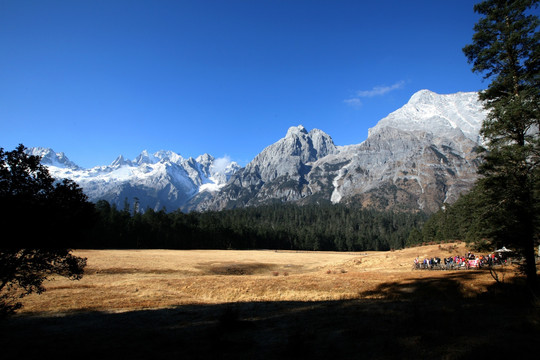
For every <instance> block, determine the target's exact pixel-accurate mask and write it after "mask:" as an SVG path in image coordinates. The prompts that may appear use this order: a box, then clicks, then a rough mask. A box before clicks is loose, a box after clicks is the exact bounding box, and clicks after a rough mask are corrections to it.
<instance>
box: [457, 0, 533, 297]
mask: <svg viewBox="0 0 540 360" xmlns="http://www.w3.org/2000/svg"><path fill="white" fill-rule="evenodd" d="M538 4H539V1H538V0H486V1H483V2H481V3H478V4H476V5H475V6H474V10H475V11H476V12H477V13H479V14H480V15H482V16H483V17H482V18H481V19H480V20H479V21H478V23H477V24H476V25H475V28H474V30H475V33H474V35H473V43H472V44H470V45H467V46H466V47H464V49H463V51H464V53H465V55H466V56H467V58H468V60H469V62H470V63H472V64H473V71H474V72H478V73H481V74H483V76H484V78H485V79H489V80H490V81H491V83H490V84H489V86H488V88H487V89H486V90H484V91H481V92H480V94H479V97H480V99H481V100H483V101H484V104H485V108H486V109H487V110H489V113H488V116H487V119H486V120H485V121H484V123H483V125H482V129H481V134H482V135H483V137H484V138H485V139H486V140H487V150H488V151H487V153H486V155H485V158H484V161H483V164H482V165H481V167H480V174H481V175H482V177H481V178H480V180H479V181H478V184H477V187H479V188H480V190H481V191H479V192H478V194H479V195H480V196H481V200H482V201H481V204H482V210H483V211H482V214H483V215H482V216H483V217H484V218H485V219H486V220H487V221H484V222H483V223H484V224H485V225H486V226H487V229H486V230H487V232H488V235H489V238H490V239H492V240H493V241H496V242H504V243H505V244H506V245H507V246H512V247H514V248H515V250H517V251H519V252H520V253H521V254H522V255H523V256H524V258H525V273H526V275H527V280H528V283H529V285H531V286H532V287H534V288H537V287H538V279H537V274H536V265H535V256H534V251H535V242H536V241H538V222H539V204H540V198H539V194H540V186H539V183H538V180H539V175H540V170H539V168H538V165H539V163H540V138H539V124H540V32H539V31H538V28H539V26H540V21H539V19H538V16H536V15H534V14H532V13H531V11H530V10H531V9H533V8H537V7H538Z"/></svg>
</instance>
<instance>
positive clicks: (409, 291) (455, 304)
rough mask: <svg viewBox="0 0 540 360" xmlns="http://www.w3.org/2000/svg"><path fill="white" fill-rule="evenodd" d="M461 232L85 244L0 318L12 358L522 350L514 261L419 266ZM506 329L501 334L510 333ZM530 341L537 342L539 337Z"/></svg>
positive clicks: (533, 334) (529, 324)
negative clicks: (41, 289)
mask: <svg viewBox="0 0 540 360" xmlns="http://www.w3.org/2000/svg"><path fill="white" fill-rule="evenodd" d="M466 252H467V249H466V248H465V245H464V244H462V243H455V244H446V245H444V246H439V245H430V246H421V247H416V248H410V249H404V250H398V251H392V252H362V253H333V252H332V253H329V252H293V251H271V250H266V251H263V250H261V251H233V250H227V251H218V250H190V251H173V250H79V251H76V252H75V253H76V254H77V255H79V256H82V257H86V258H87V259H88V266H87V268H86V272H85V276H84V277H83V279H81V280H79V281H70V280H66V279H63V278H57V279H51V280H50V281H48V282H47V284H46V287H47V291H46V292H45V293H43V294H41V295H31V296H28V297H26V298H24V308H23V309H22V310H21V311H20V312H19V314H18V315H17V316H15V317H13V318H10V319H8V320H6V321H4V322H3V323H2V324H1V325H0V330H1V333H0V335H2V340H0V344H2V348H3V349H8V351H5V352H4V355H5V356H6V357H5V358H21V357H22V358H24V357H25V356H26V355H28V357H31V356H40V355H45V354H48V353H49V352H50V353H51V354H52V353H55V354H56V353H59V354H64V352H65V355H69V354H72V355H73V354H76V353H80V352H83V353H84V354H86V355H91V356H93V357H96V358H130V359H132V358H171V357H173V358H185V359H191V358H216V357H217V358H248V359H259V358H260V359H266V358H281V359H283V358H298V357H302V358H304V357H305V358H328V357H334V358H336V357H337V358H367V359H386V358H396V359H397V358H399V359H403V358H411V359H412V358H415V359H418V358H426V357H432V358H437V359H461V358H466V357H467V358H468V357H470V355H471V352H472V351H476V352H479V351H483V350H490V349H493V347H494V346H497V347H498V352H497V353H496V354H492V355H490V356H491V357H495V358H498V356H503V355H504V356H510V354H512V356H515V354H516V353H517V354H519V353H520V352H521V351H522V350H523V349H524V348H525V344H529V342H533V343H534V342H535V341H537V338H538V335H539V334H540V331H539V328H540V325H539V318H538V313H537V307H535V306H534V304H532V305H531V302H530V300H529V298H528V297H527V296H526V294H524V293H522V292H521V290H516V289H521V287H520V286H519V285H516V284H518V283H519V281H520V278H519V277H517V276H516V275H515V271H514V269H512V268H511V267H507V268H506V269H504V270H500V272H499V276H500V278H501V279H502V277H503V276H504V283H503V284H497V283H496V282H495V281H494V279H493V277H492V276H491V275H490V273H489V271H486V270H459V271H435V270H433V271H429V270H412V262H413V259H414V258H415V257H416V256H418V257H420V258H423V257H433V256H439V257H448V256H450V255H456V254H464V253H466ZM503 340H504V341H503ZM530 345H532V344H530Z"/></svg>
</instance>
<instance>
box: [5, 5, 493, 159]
mask: <svg viewBox="0 0 540 360" xmlns="http://www.w3.org/2000/svg"><path fill="white" fill-rule="evenodd" d="M477 2H478V1H472V0H452V1H442V0H410V1H402V0H377V1H363V0H357V1H346V0H213V1H210V0H193V1H191V0H184V1H182V0H175V1H172V0H171V1H169V0H147V1H141V0H77V1H72V0H63V1H60V0H0V147H2V148H4V150H6V151H10V150H13V149H14V148H15V147H16V146H17V145H18V144H23V145H25V146H26V147H47V148H52V149H53V150H54V151H56V152H64V153H65V154H66V156H67V157H68V158H69V159H70V160H71V161H73V162H75V163H76V164H78V165H79V166H82V167H86V168H90V167H93V166H97V165H107V164H110V163H111V162H112V161H113V160H114V159H115V158H116V157H117V156H118V155H123V156H124V157H126V158H128V159H134V158H135V157H136V156H137V155H138V154H139V153H141V152H142V151H143V150H148V151H149V152H151V153H153V152H156V151H158V150H172V151H174V152H176V153H179V154H180V155H182V156H183V157H185V158H188V157H197V156H198V155H201V154H204V153H209V154H211V155H212V156H214V157H216V158H230V159H232V160H233V161H236V162H238V163H239V164H240V165H242V166H244V165H246V164H247V163H248V162H249V161H251V160H252V159H253V158H254V157H255V156H256V155H257V154H258V153H260V152H261V151H262V150H263V149H264V148H265V147H267V146H269V145H271V144H272V143H274V142H276V141H278V140H279V139H281V138H283V137H284V136H285V135H286V133H287V130H288V128H289V127H291V126H297V125H303V126H304V127H305V128H306V129H307V130H308V131H309V130H311V129H314V128H317V129H320V130H323V131H324V132H326V133H327V134H329V135H330V136H331V137H332V139H333V140H334V143H335V144H336V145H350V144H359V143H361V142H362V141H364V140H365V139H366V137H367V134H368V129H369V128H371V127H373V126H375V124H376V123H377V122H378V121H379V120H380V119H382V118H384V117H385V116H387V115H388V114H389V113H391V112H393V111H395V110H397V109H398V108H400V107H401V106H403V105H404V104H405V103H407V101H408V100H409V98H410V97H411V96H412V95H413V94H414V93H415V92H417V91H419V90H422V89H429V90H431V91H434V92H436V93H439V94H449V93H455V92H459V91H479V90H481V89H483V88H485V87H486V86H487V85H486V83H485V82H484V81H483V79H482V76H481V75H479V74H474V73H472V71H471V65H470V64H469V63H468V62H467V59H466V57H465V55H464V54H463V52H462V50H461V49H462V48H463V47H464V46H465V45H467V44H469V43H471V41H472V35H473V26H474V24H475V23H476V22H477V21H478V19H479V16H478V14H476V13H474V10H473V6H474V4H475V3H477Z"/></svg>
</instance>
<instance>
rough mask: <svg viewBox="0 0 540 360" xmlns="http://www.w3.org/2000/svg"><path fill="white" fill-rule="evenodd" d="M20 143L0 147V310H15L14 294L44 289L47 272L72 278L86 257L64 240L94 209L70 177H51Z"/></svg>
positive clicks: (77, 233)
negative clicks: (72, 250) (0, 233)
mask: <svg viewBox="0 0 540 360" xmlns="http://www.w3.org/2000/svg"><path fill="white" fill-rule="evenodd" d="M25 150H26V149H25V147H24V146H23V145H20V146H18V147H17V148H16V149H15V150H13V151H9V152H4V150H3V149H1V148H0V226H1V227H2V231H3V236H2V238H1V240H0V241H1V242H0V314H6V313H10V312H13V311H15V310H17V309H18V308H19V307H20V306H21V304H20V302H19V299H20V298H21V297H23V296H25V295H27V294H30V293H32V292H37V293H40V292H42V291H44V288H43V286H42V283H43V281H44V280H45V279H46V278H47V277H48V276H49V275H52V274H57V275H61V276H66V277H69V278H73V279H78V278H80V277H81V276H82V273H83V268H84V266H85V264H86V259H82V258H78V257H76V256H73V255H72V254H71V253H70V250H69V248H70V246H69V245H70V244H77V243H79V242H80V241H81V239H82V232H83V231H84V230H88V229H89V228H90V227H91V224H90V223H91V221H92V220H93V216H94V210H93V208H94V207H93V205H92V204H91V203H89V202H87V198H86V196H85V195H84V194H83V192H82V190H81V189H80V188H79V187H78V186H77V185H76V184H75V183H74V182H72V181H69V180H64V181H61V182H57V181H55V179H53V178H52V177H51V176H50V175H49V173H48V171H47V169H46V168H45V167H44V166H42V165H41V164H40V160H41V159H40V158H39V157H37V156H29V155H27V154H26V152H25Z"/></svg>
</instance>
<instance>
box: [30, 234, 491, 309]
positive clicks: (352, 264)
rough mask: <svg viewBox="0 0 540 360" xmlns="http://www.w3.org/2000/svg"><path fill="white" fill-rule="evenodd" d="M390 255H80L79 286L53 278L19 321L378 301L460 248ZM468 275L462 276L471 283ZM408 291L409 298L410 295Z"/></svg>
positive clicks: (485, 275)
mask: <svg viewBox="0 0 540 360" xmlns="http://www.w3.org/2000/svg"><path fill="white" fill-rule="evenodd" d="M446 247H451V248H452V250H451V251H448V250H440V248H439V246H438V245H431V246H424V247H417V248H410V249H405V250H399V251H393V252H362V253H339V252H294V251H273V250H257V251H235V250H185V251H182V250H80V251H76V252H75V254H76V255H78V256H81V257H85V258H87V261H88V265H87V267H86V269H85V275H84V277H83V278H82V279H81V280H79V281H71V280H67V279H64V278H56V279H52V280H51V281H48V282H47V284H46V288H47V291H46V292H45V293H43V294H41V295H32V296H29V297H27V298H25V299H24V308H23V309H22V313H39V312H49V313H54V312H70V311H81V310H98V311H127V310H138V309H148V308H164V307H171V306H177V305H186V304H218V303H231V302H252V301H323V300H346V299H347V300H348V299H360V298H373V297H384V296H386V295H388V294H384V293H380V294H379V293H377V292H375V290H376V289H377V287H379V286H380V285H381V284H383V283H388V282H392V283H400V284H402V285H403V286H404V287H406V284H407V283H411V282H415V281H418V280H419V279H423V278H433V277H438V276H442V277H444V276H448V275H449V274H448V272H441V271H425V270H424V271H411V267H412V263H413V259H414V258H415V257H416V256H419V257H420V258H423V257H433V256H440V257H442V256H449V255H450V254H452V255H455V254H464V253H466V251H467V250H466V249H465V245H464V244H453V245H447V246H446ZM471 273H472V272H471V271H469V274H468V275H470V274H471ZM492 284H493V278H492V277H491V276H490V274H489V272H486V271H482V272H476V273H475V274H474V277H473V278H470V277H467V278H466V279H463V281H462V283H461V284H460V286H459V289H458V290H459V291H460V295H463V296H471V297H472V296H476V294H478V293H479V292H483V291H485V288H486V286H488V285H492ZM409 291H412V290H409Z"/></svg>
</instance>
